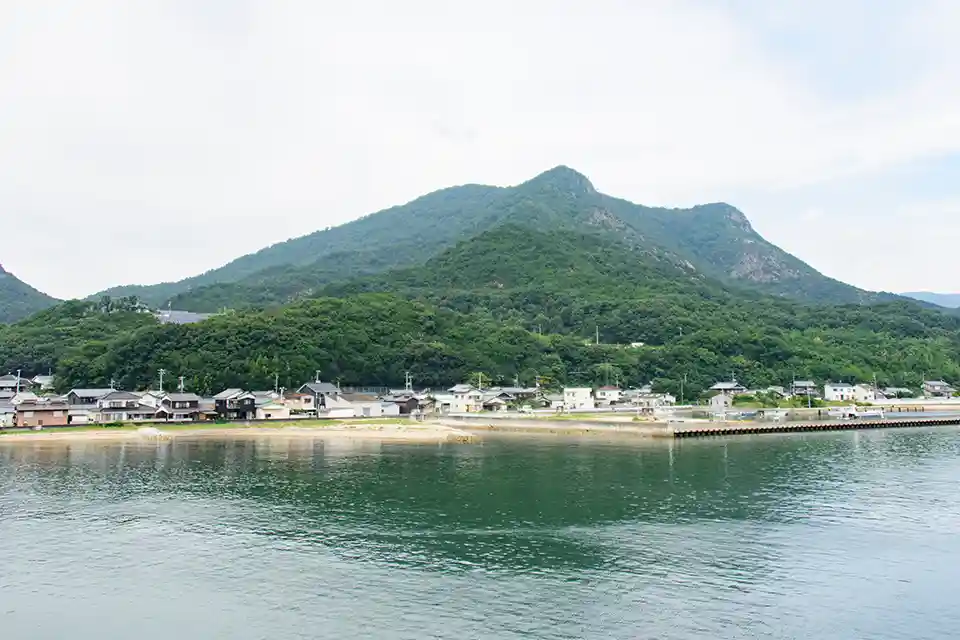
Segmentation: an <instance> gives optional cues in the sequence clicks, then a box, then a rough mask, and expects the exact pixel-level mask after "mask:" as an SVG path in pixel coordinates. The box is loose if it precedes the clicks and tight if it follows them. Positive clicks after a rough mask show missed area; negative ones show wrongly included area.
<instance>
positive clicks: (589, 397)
mask: <svg viewBox="0 0 960 640" xmlns="http://www.w3.org/2000/svg"><path fill="white" fill-rule="evenodd" d="M596 407H597V405H596V403H595V402H594V400H593V389H591V388H590V387H564V389H563V408H564V409H566V410H567V411H570V410H572V409H587V410H589V409H596Z"/></svg>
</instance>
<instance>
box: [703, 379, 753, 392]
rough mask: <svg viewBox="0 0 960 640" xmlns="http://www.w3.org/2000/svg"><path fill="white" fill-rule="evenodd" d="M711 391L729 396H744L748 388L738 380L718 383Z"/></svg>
mask: <svg viewBox="0 0 960 640" xmlns="http://www.w3.org/2000/svg"><path fill="white" fill-rule="evenodd" d="M710 391H713V392H714V393H722V394H723V395H727V396H742V395H744V394H745V393H746V392H747V388H746V387H745V386H743V385H742V384H740V383H739V382H737V381H736V380H729V381H721V382H718V383H716V384H715V385H713V386H712V387H710Z"/></svg>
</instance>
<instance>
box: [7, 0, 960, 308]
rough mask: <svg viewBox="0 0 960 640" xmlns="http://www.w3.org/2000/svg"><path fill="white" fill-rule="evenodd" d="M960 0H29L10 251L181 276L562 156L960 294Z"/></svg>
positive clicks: (14, 51)
mask: <svg viewBox="0 0 960 640" xmlns="http://www.w3.org/2000/svg"><path fill="white" fill-rule="evenodd" d="M957 33H960V2H956V1H954V0H943V1H937V0H909V1H908V0H903V1H897V0H862V1H861V0H841V1H839V2H838V1H837V0H833V1H831V2H827V1H826V0H782V1H778V2H758V1H755V0H725V1H724V0H699V1H698V0H689V1H682V0H676V1H667V0H664V1H662V2H661V1H657V0H590V1H589V2H588V1H582V2H581V1H573V0H510V1H507V0H485V1H483V2H472V3H469V4H468V3H464V2H450V1H449V0H406V1H405V2H396V1H394V0H389V1H388V0H351V1H350V2H341V1H338V2H326V1H323V0H309V1H308V0H305V1H303V2H298V1H293V0H289V1H286V0H263V1H260V0H156V1H151V0H137V1H136V2H130V1H129V0H116V1H109V0H84V1H83V2H62V1H57V0H49V1H45V0H2V2H0V238H2V240H3V241H2V242H0V264H3V266H4V267H5V268H6V269H7V270H9V271H11V272H13V273H15V274H16V275H17V276H19V277H20V278H22V279H24V280H26V281H27V282H29V283H31V284H33V285H34V286H36V287H38V288H40V289H42V290H44V291H47V292H49V293H50V294H52V295H56V296H60V297H67V296H82V295H86V294H89V293H93V292H94V291H97V290H100V289H103V288H105V287H107V286H110V285H115V284H124V283H143V284H147V283H154V282H158V281H162V280H173V279H180V278H183V277H186V276H190V275H195V274H197V273H199V272H202V271H205V270H207V269H210V268H213V267H217V266H220V265H221V264H223V263H225V262H227V261H229V260H230V259H232V258H235V257H237V256H239V255H242V254H244V253H247V252H250V251H254V250H256V249H259V248H261V247H263V246H265V245H268V244H271V243H273V242H276V241H279V240H283V239H286V238H289V237H292V236H297V235H303V234H306V233H309V232H312V231H315V230H317V229H320V228H322V227H326V226H329V225H336V224H340V223H343V222H346V221H349V220H351V219H354V218H357V217H359V216H361V215H364V214H367V213H370V212H372V211H376V210H379V209H382V208H385V207H387V206H390V205H393V204H398V203H401V202H405V201H408V200H411V199H413V198H415V197H416V196H418V195H421V194H423V193H425V192H429V191H433V190H435V189H438V188H441V187H445V186H450V185H454V184H461V183H465V182H481V183H488V184H499V185H508V184H515V183H518V182H522V181H523V180H526V179H528V178H530V177H532V176H533V175H535V174H537V173H539V172H541V171H543V170H545V169H548V168H550V167H552V166H555V165H557V164H566V165H569V166H571V167H573V168H575V169H577V170H579V171H581V172H582V173H585V174H586V175H587V176H588V177H590V178H591V180H592V181H593V183H594V184H595V185H596V187H597V188H598V189H599V190H601V191H604V192H606V193H610V194H613V195H617V196H620V197H624V198H627V199H630V200H632V201H634V202H638V203H642V204H649V205H668V206H686V205H692V204H696V203H701V202H713V201H726V202H729V203H731V204H733V205H735V206H737V207H739V208H740V209H742V210H743V211H744V212H745V213H746V214H747V216H748V217H749V218H750V219H751V220H752V221H753V223H754V226H755V227H756V228H757V230H758V231H760V232H761V233H762V234H763V235H765V236H766V237H767V238H768V239H770V240H771V241H773V242H775V243H777V244H779V245H780V246H782V247H784V248H785V249H787V250H788V251H791V252H793V253H795V254H796V255H798V256H800V257H801V258H803V259H804V260H806V261H808V262H809V263H810V264H812V265H813V266H814V267H816V268H818V269H820V270H821V271H823V272H825V273H827V274H828V275H831V276H834V277H837V278H840V279H842V280H845V281H847V282H850V283H852V284H855V285H858V286H861V287H866V288H870V289H885V290H900V291H902V290H910V289H933V290H950V291H954V290H960V282H958V281H957V277H956V276H955V274H956V273H957V272H958V271H960V250H958V248H960V193H958V191H957V188H958V185H960V180H958V178H960V38H958V37H957Z"/></svg>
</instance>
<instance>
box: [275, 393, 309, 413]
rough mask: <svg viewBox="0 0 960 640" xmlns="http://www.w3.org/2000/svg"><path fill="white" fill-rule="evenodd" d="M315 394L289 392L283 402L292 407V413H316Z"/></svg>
mask: <svg viewBox="0 0 960 640" xmlns="http://www.w3.org/2000/svg"><path fill="white" fill-rule="evenodd" d="M314 399H315V396H314V395H313V394H312V393H288V394H286V395H285V396H284V398H283V403H284V404H285V405H287V408H289V409H290V413H291V414H299V413H314V412H315V411H316V407H315V406H314V404H313V403H314Z"/></svg>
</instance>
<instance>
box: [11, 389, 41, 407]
mask: <svg viewBox="0 0 960 640" xmlns="http://www.w3.org/2000/svg"><path fill="white" fill-rule="evenodd" d="M39 400H40V397H39V396H38V395H37V394H35V393H34V392H33V391H21V392H20V393H16V394H14V395H13V397H11V398H10V404H12V405H14V406H16V405H18V404H20V403H21V402H37V401H39Z"/></svg>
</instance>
